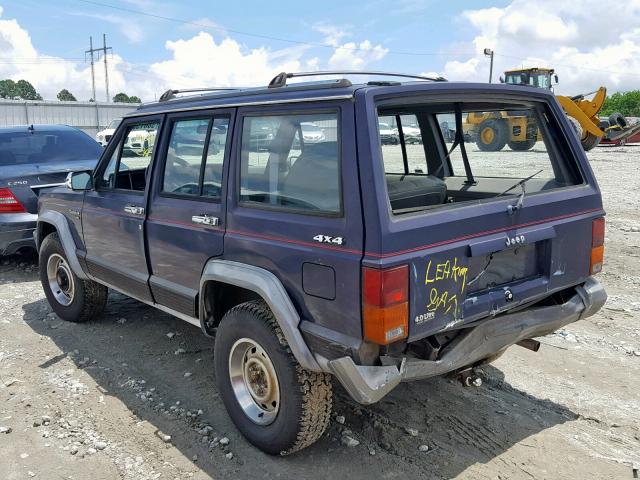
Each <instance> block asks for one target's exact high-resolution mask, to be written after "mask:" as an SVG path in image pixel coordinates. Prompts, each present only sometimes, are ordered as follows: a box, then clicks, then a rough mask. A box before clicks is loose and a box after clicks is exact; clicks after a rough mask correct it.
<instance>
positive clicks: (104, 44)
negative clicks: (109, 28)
mask: <svg viewBox="0 0 640 480" xmlns="http://www.w3.org/2000/svg"><path fill="white" fill-rule="evenodd" d="M107 50H111V47H107V35H106V34H104V33H103V34H102V52H103V53H102V54H103V55H104V84H105V88H106V92H107V102H109V101H110V100H111V99H110V97H109V69H108V68H107Z"/></svg>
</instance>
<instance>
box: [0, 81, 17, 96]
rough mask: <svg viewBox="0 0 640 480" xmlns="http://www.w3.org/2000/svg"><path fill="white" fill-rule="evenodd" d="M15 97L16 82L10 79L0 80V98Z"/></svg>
mask: <svg viewBox="0 0 640 480" xmlns="http://www.w3.org/2000/svg"><path fill="white" fill-rule="evenodd" d="M16 96H17V94H16V82H14V81H13V80H11V79H10V78H7V79H6V80H0V97H2V98H9V99H12V98H15V97H16Z"/></svg>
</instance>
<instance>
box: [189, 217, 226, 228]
mask: <svg viewBox="0 0 640 480" xmlns="http://www.w3.org/2000/svg"><path fill="white" fill-rule="evenodd" d="M191 221H192V222H193V223H197V224H199V225H208V226H210V227H216V226H218V225H220V219H219V218H218V217H212V216H210V215H206V214H204V215H194V216H193V217H191Z"/></svg>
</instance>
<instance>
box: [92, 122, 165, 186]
mask: <svg viewBox="0 0 640 480" xmlns="http://www.w3.org/2000/svg"><path fill="white" fill-rule="evenodd" d="M159 128H160V123H159V122H146V123H139V124H133V125H130V126H128V127H127V129H126V133H125V137H124V140H122V141H121V142H120V144H119V145H118V146H117V147H116V149H115V150H114V152H113V154H112V155H111V158H110V159H109V163H108V164H107V166H106V168H105V169H104V170H103V172H102V175H100V176H99V177H98V179H97V185H96V186H97V187H98V188H111V189H120V190H135V191H144V189H145V187H146V184H147V181H146V174H147V168H148V167H149V164H150V163H151V158H152V157H153V150H154V147H155V142H156V136H157V134H158V129H159Z"/></svg>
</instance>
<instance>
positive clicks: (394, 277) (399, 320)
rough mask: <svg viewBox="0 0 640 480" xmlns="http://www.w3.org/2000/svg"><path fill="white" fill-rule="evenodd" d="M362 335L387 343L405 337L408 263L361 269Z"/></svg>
mask: <svg viewBox="0 0 640 480" xmlns="http://www.w3.org/2000/svg"><path fill="white" fill-rule="evenodd" d="M362 316H363V324H364V338H365V340H368V341H370V342H374V343H377V344H379V345H388V344H390V343H393V342H397V341H398V340H402V339H403V338H407V335H408V334H409V332H408V328H409V327H408V323H409V322H408V319H409V266H408V265H402V266H400V267H393V268H387V269H377V268H368V267H364V268H363V269H362Z"/></svg>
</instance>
